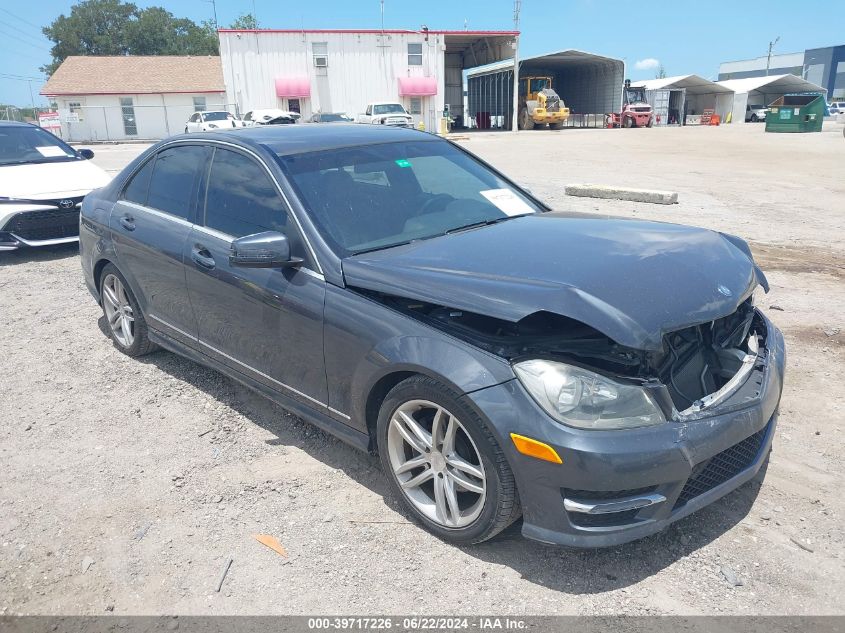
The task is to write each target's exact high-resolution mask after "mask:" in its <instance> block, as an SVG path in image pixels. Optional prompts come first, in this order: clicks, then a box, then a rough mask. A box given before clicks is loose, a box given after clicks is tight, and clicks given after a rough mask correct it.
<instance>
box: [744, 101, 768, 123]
mask: <svg viewBox="0 0 845 633" xmlns="http://www.w3.org/2000/svg"><path fill="white" fill-rule="evenodd" d="M768 113H769V109H768V108H767V107H766V106H762V105H751V104H748V105H746V106H745V122H746V123H757V121H765V120H766V115H767V114H768Z"/></svg>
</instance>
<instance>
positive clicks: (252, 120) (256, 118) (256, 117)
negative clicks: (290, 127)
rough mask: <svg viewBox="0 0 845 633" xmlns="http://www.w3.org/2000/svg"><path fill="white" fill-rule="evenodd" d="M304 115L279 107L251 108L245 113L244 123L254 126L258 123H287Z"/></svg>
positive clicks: (293, 121)
mask: <svg viewBox="0 0 845 633" xmlns="http://www.w3.org/2000/svg"><path fill="white" fill-rule="evenodd" d="M301 117H302V115H301V114H299V112H291V111H289V110H279V109H278V108H267V109H264V110H250V111H249V112H247V113H246V114H245V115H244V125H245V126H246V127H254V126H256V125H286V124H290V123H296V122H297V121H299V119H300V118H301Z"/></svg>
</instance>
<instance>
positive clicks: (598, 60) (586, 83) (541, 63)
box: [467, 49, 625, 125]
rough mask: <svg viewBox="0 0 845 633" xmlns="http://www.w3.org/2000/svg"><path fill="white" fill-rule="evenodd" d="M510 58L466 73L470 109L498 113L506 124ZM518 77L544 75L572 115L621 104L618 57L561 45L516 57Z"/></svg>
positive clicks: (601, 114) (622, 72)
mask: <svg viewBox="0 0 845 633" xmlns="http://www.w3.org/2000/svg"><path fill="white" fill-rule="evenodd" d="M512 73H513V59H507V60H504V61H501V62H498V63H494V64H488V65H486V66H480V67H478V68H472V69H470V70H469V71H468V72H467V85H468V98H469V104H470V113H471V114H472V115H473V116H475V114H477V113H479V112H487V113H491V114H494V115H495V114H498V115H500V116H503V117H504V119H505V122H506V125H509V121H510V114H511V104H512V94H513V92H512V89H513V80H512V76H513V75H512ZM519 75H520V77H528V76H534V75H539V76H549V77H551V78H552V86H553V88H554V89H555V91H556V92H557V93H558V94H559V95H560V96H561V98H562V99H563V101H564V103H566V106H567V107H568V108H569V110H570V112H571V113H572V115H573V116H578V115H581V116H585V115H586V116H589V115H593V116H596V115H597V116H598V117H599V120H601V121H603V120H604V115H605V114H607V113H609V112H618V111H619V110H620V109H621V107H622V85H623V83H624V80H625V62H623V61H622V60H621V59H615V58H612V57H605V56H603V55H596V54H593V53H588V52H586V51H580V50H575V49H567V50H561V51H556V52H553V53H547V54H545V55H536V56H533V57H524V58H522V59H520V62H519Z"/></svg>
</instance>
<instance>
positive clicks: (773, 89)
mask: <svg viewBox="0 0 845 633" xmlns="http://www.w3.org/2000/svg"><path fill="white" fill-rule="evenodd" d="M718 83H719V84H720V85H721V86H723V87H725V88H727V89H729V90H733V91H734V93H735V97H734V113H733V119H734V121H745V109H746V106H747V105H753V106H767V105H769V104H770V103H772V102H773V101H775V100H777V99H779V98H780V97H782V96H783V95H785V94H790V93H793V92H818V93H820V94H826V93H827V90H825V89H824V88H822V87H821V86H818V85H816V84H814V83H812V82H810V81H807V80H806V79H802V78H801V77H798V76H796V75H770V76H768V77H747V78H745V79H726V80H724V81H720V82H718Z"/></svg>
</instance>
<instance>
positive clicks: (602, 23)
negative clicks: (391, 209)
mask: <svg viewBox="0 0 845 633" xmlns="http://www.w3.org/2000/svg"><path fill="white" fill-rule="evenodd" d="M72 4H73V2H72V1H71V0H40V1H39V2H29V3H25V2H14V1H13V0H0V103H13V104H16V105H21V106H25V105H29V103H30V89H29V85H30V84H29V81H27V80H25V79H22V78H29V77H32V78H35V79H34V80H33V81H32V92H33V93H34V95H35V101H36V103H37V104H44V103H45V101H44V99H43V97H39V96H38V91H39V89H40V88H41V85H42V84H43V78H42V79H41V80H39V79H38V77H39V73H38V68H39V66H41V65H43V64H45V63H46V62H49V61H50V54H49V49H50V42H49V41H48V40H47V39H46V38H44V36H43V35H41V33H40V29H39V28H38V27H39V26H41V25H45V24H47V23H49V22H50V21H52V20H53V19H54V18H55V17H57V16H58V15H60V14H62V13H65V14H67V13H69V12H70V8H71V6H72ZM135 4H137V5H138V6H141V7H145V6H150V5H159V6H164V7H165V8H166V9H168V10H169V11H171V12H172V13H173V14H175V15H176V16H178V17H189V18H191V19H193V20H195V21H197V22H199V21H200V20H204V19H208V18H210V17H211V14H212V7H211V4H210V2H208V1H207V0H162V1H160V2H155V1H153V2H148V1H147V0H138V1H136V2H135ZM253 4H254V6H255V12H256V14H257V16H258V20H259V22H260V24H261V26H262V27H266V28H303V27H304V28H378V26H379V24H380V17H379V1H378V0H318V1H316V2H307V1H302V0H293V1H283V0H254V2H253V0H217V16H218V20H219V22H220V24H221V25H227V24H229V23H230V22H231V21H232V20H233V19H234V18H235V17H237V16H238V15H239V14H241V13H246V12H251V11H252V7H253ZM632 6H633V5H631V3H629V2H622V1H621V0H557V1H556V2H549V1H544V2H540V1H538V0H523V2H522V20H521V24H520V29H521V31H522V34H523V37H522V44H521V49H520V50H521V54H522V55H533V54H540V53H545V52H550V51H553V50H559V49H563V48H579V49H583V50H587V51H590V52H595V53H600V54H604V55H608V56H610V57H619V58H623V59H625V60H626V62H627V65H628V69H629V71H628V74H629V76H630V78H631V79H647V78H651V77H653V76H654V73H655V70H654V69H653V68H649V69H644V70H636V68H635V64H636V62H637V61H641V60H647V59H654V60H659V61H660V62H661V63H663V65H664V66H665V68H666V72H667V74H668V75H680V74H688V73H694V74H698V75H702V76H704V77H711V78H714V77H715V75H716V73H717V72H718V66H719V62H721V61H727V60H735V59H745V58H749V57H757V56H760V55H765V53H766V49H767V47H768V43H769V41H770V40H773V39H774V38H775V37H777V36H780V38H781V39H780V42H779V44H778V46H777V48H776V51H775V52H780V53H790V52H797V51H803V50H804V49H805V48H814V47H820V46H831V45H836V44H843V43H845V32H843V30H842V24H843V22H842V15H841V9H836V8H834V7H835V6H839V5H838V4H837V3H835V2H834V3H831V2H829V1H827V0H826V1H824V2H822V1H815V0H809V1H808V0H801V1H800V2H796V1H795V0H766V1H765V2H763V3H759V2H758V3H742V2H739V3H731V2H728V3H725V2H716V3H710V4H709V5H708V4H707V3H705V4H702V3H700V2H676V3H671V2H669V3H667V2H657V3H652V4H651V5H650V6H651V9H649V5H648V4H643V3H638V4H636V6H641V7H643V11H641V12H639V14H638V11H635V10H632ZM799 13H800V16H801V19H796V16H797V15H798V14H799ZM464 20H466V21H467V26H468V28H469V29H471V30H482V29H491V30H499V29H510V28H512V26H513V2H512V0H463V1H462V2H452V3H443V2H430V3H426V2H421V1H420V0H416V1H411V0H385V27H387V28H411V29H417V28H419V27H420V25H421V24H426V25H428V26H429V27H430V28H432V29H463V28H464Z"/></svg>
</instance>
